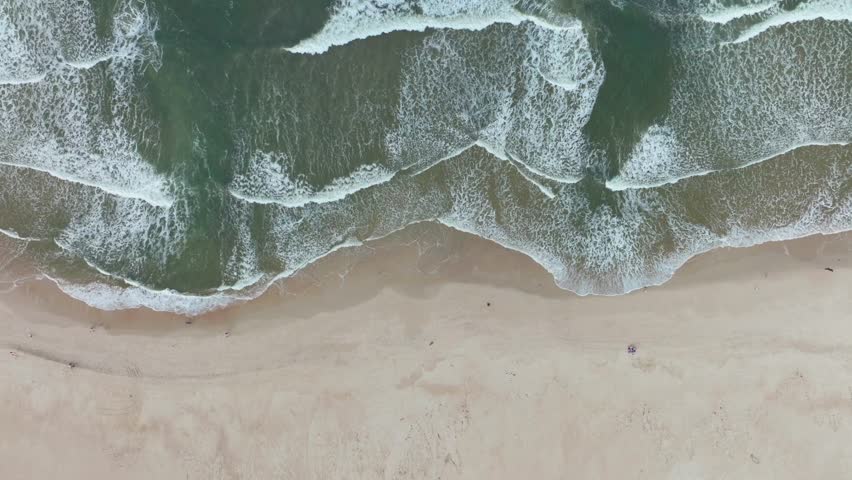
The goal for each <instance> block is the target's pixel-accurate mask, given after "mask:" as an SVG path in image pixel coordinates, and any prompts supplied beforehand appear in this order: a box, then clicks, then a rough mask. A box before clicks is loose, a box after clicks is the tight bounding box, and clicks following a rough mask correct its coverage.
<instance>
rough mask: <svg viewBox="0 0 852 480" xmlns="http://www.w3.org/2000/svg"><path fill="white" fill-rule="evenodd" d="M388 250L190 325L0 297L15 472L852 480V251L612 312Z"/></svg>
mask: <svg viewBox="0 0 852 480" xmlns="http://www.w3.org/2000/svg"><path fill="white" fill-rule="evenodd" d="M373 248H374V250H373V252H374V253H375V255H371V256H369V257H368V258H364V257H353V256H352V255H348V254H345V253H343V254H339V255H335V256H333V257H330V258H329V259H327V260H325V261H323V262H320V264H319V265H317V266H315V267H312V268H311V269H310V270H309V271H308V272H305V273H304V274H303V275H301V276H300V278H298V279H295V280H291V281H288V282H285V283H283V284H282V285H281V287H280V288H279V289H277V291H276V292H269V293H268V294H267V295H265V296H263V297H261V298H260V299H258V300H257V301H255V302H252V303H249V304H247V305H243V306H240V307H236V308H232V309H228V310H226V311H223V312H218V313H215V314H211V315H208V316H205V317H203V318H197V319H194V320H193V321H192V323H191V324H187V323H186V322H187V319H183V318H176V317H172V316H168V315H159V314H153V313H151V312H146V311H135V312H123V313H119V314H115V313H112V314H108V313H103V312H97V311H94V310H91V309H88V308H86V307H85V306H83V305H81V304H79V303H77V302H74V301H71V300H69V299H67V298H65V297H64V296H63V295H61V294H60V293H58V291H57V290H56V289H55V287H52V286H50V285H48V284H47V283H45V282H35V283H30V284H27V285H25V286H22V287H19V288H18V289H16V290H15V291H14V292H12V293H11V294H6V295H0V347H1V348H2V350H0V478H2V479H3V480H17V479H22V480H32V479H58V478H61V479H146V480H148V479H204V480H208V479H279V478H280V479H298V480H313V479H362V478H363V479H460V478H463V479H487V480H491V479H512V480H515V479H519V478H530V479H537V480H538V479H569V478H570V479H598V478H612V479H626V478H630V479H632V478H647V479H723V478H726V479H727V478H729V479H763V478H765V479H781V478H791V479H838V478H852V298H850V290H852V289H850V285H852V283H850V282H852V236H850V235H849V234H845V235H835V236H830V237H815V238H809V239H803V240H797V241H794V242H785V243H775V244H767V245H764V246H760V247H756V248H751V249H739V250H722V251H717V252H712V253H710V254H706V255H703V256H700V257H698V258H696V259H694V260H693V261H691V262H690V263H689V264H687V265H686V266H685V267H684V268H683V269H682V270H681V271H680V272H679V273H678V274H677V275H676V276H675V278H674V279H673V280H672V281H671V282H669V283H668V284H666V285H664V286H662V287H658V288H650V289H647V290H646V291H642V292H636V293H633V294H631V295H627V296H622V297H610V298H602V297H596V298H579V297H576V296H574V295H570V294H568V293H565V292H562V291H559V290H557V289H556V288H555V287H553V286H552V281H551V280H550V278H549V277H548V276H547V275H546V274H545V273H544V272H543V271H542V270H541V268H539V267H538V266H536V265H535V264H533V263H532V262H531V261H530V260H529V259H526V258H525V257H523V256H521V255H520V254H516V253H513V252H508V251H506V250H503V249H501V248H498V247H496V246H494V245H492V244H490V243H488V242H485V241H482V240H478V239H474V238H472V237H468V236H466V235H460V234H447V235H446V238H443V239H439V241H437V242H435V243H434V244H432V245H431V247H429V248H425V247H423V246H422V245H418V244H414V243H412V244H411V245H409V246H408V247H391V246H389V245H387V246H382V245H376V246H374V247H373ZM825 267H832V268H834V272H829V271H827V270H824V268H825ZM341 269H342V270H343V271H348V273H347V274H346V275H342V274H341V275H338V272H340V271H341ZM415 270H420V271H427V272H429V273H427V274H424V273H419V272H418V273H413V272H414V271H415ZM631 343H632V344H635V345H636V348H637V351H636V353H635V354H632V355H631V354H629V353H628V352H627V347H628V345H629V344H631ZM70 365H73V368H72V367H71V366H70Z"/></svg>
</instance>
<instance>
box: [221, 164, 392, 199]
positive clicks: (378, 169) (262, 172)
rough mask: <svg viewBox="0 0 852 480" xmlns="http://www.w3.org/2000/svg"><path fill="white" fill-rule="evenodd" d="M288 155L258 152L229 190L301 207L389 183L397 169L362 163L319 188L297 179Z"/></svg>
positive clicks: (254, 197) (236, 193)
mask: <svg viewBox="0 0 852 480" xmlns="http://www.w3.org/2000/svg"><path fill="white" fill-rule="evenodd" d="M288 163H289V161H288V158H287V157H286V156H284V155H276V154H271V153H267V152H256V153H255V155H253V156H252V158H251V159H250V160H249V164H248V165H249V166H248V169H247V171H246V172H245V173H241V174H238V175H236V176H235V177H234V179H233V181H232V182H231V185H230V186H229V188H228V191H229V192H230V193H231V195H233V196H234V197H237V198H239V199H240V200H243V201H246V202H251V203H257V204H261V205H268V204H271V203H276V204H279V205H283V206H285V207H290V208H295V207H301V206H304V205H306V204H308V203H327V202H335V201H338V200H342V199H344V198H346V197H347V196H348V195H351V194H353V193H355V192H357V191H359V190H363V189H365V188H369V187H371V186H374V185H378V184H381V183H385V182H387V181H388V180H390V179H391V178H392V177H393V176H394V172H392V171H390V170H388V169H386V168H384V167H382V166H381V165H362V166H361V167H359V168H358V169H356V170H355V171H354V172H352V173H351V174H349V176H346V177H338V178H335V179H334V180H332V181H331V182H330V183H329V184H328V185H326V186H325V187H323V188H321V189H319V190H317V189H314V188H313V187H311V186H310V185H309V184H308V183H307V181H305V180H304V179H303V178H299V177H296V178H293V175H292V174H291V173H290V168H289V167H288Z"/></svg>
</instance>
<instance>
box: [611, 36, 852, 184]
mask: <svg viewBox="0 0 852 480" xmlns="http://www.w3.org/2000/svg"><path fill="white" fill-rule="evenodd" d="M836 27H837V28H824V27H822V26H820V25H818V24H815V23H813V22H810V23H809V22H805V23H801V24H797V25H796V26H795V28H789V29H783V30H777V31H773V32H772V33H767V34H766V35H765V36H764V37H763V38H762V39H761V41H753V42H744V43H738V44H732V45H728V46H726V47H722V48H719V47H718V46H717V45H716V42H717V37H715V36H713V35H709V36H708V35H706V32H705V31H700V30H699V31H698V32H697V35H694V36H689V35H686V36H683V37H680V38H678V39H677V40H678V43H676V45H675V48H673V55H672V56H673V64H674V65H673V73H672V79H673V85H672V95H671V106H670V108H669V113H668V114H667V116H666V118H665V119H663V120H662V121H660V123H658V124H656V125H653V126H651V127H650V128H649V129H648V130H647V131H646V132H645V133H644V135H643V136H642V137H641V138H640V139H639V141H638V142H637V144H636V145H635V146H634V148H633V150H632V151H631V152H630V154H629V155H628V158H627V159H626V161H624V162H623V164H622V166H621V169H620V172H619V174H618V176H616V177H615V178H613V179H611V180H609V181H608V182H607V186H608V187H609V188H611V189H613V190H623V189H626V188H643V187H645V188H647V187H655V186H659V185H664V184H667V183H671V182H675V181H678V180H680V179H684V178H689V177H692V176H696V175H706V174H708V173H709V172H714V171H718V170H720V169H730V168H741V167H744V166H748V165H752V164H755V163H760V162H763V161H766V160H768V159H771V158H774V157H777V156H779V155H781V154H783V153H785V152H788V151H790V150H792V149H796V148H801V147H803V146H809V145H845V144H848V143H850V141H852V122H850V119H852V83H850V82H849V81H848V75H849V65H852V36H850V35H849V26H848V25H836ZM707 28H710V27H707ZM702 47H706V48H702ZM696 92H701V95H696Z"/></svg>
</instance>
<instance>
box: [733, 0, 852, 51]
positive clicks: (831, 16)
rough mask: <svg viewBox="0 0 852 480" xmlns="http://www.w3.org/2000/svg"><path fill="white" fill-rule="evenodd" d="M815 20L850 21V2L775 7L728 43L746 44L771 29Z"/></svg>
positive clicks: (818, 1) (837, 0)
mask: <svg viewBox="0 0 852 480" xmlns="http://www.w3.org/2000/svg"><path fill="white" fill-rule="evenodd" d="M817 19H823V20H828V21H838V22H839V21H847V22H848V21H852V2H850V1H849V0H812V1H805V2H802V3H800V4H799V5H798V6H796V8H795V9H793V10H789V11H788V10H784V9H781V8H780V7H776V9H775V13H774V14H773V15H772V16H770V17H769V18H767V19H765V20H763V21H761V22H759V23H757V24H755V25H753V26H751V27H749V28H747V29H746V30H744V31H743V32H742V33H741V34H740V35H739V36H738V37H737V38H736V39H735V40H733V41H732V42H728V43H742V42H747V41H749V40H751V39H753V38H755V37H757V36H758V35H760V34H762V33H764V32H766V31H768V30H770V29H772V28H776V27H780V26H782V25H786V24H790V23H797V22H807V21H813V20H817Z"/></svg>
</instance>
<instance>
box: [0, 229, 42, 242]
mask: <svg viewBox="0 0 852 480" xmlns="http://www.w3.org/2000/svg"><path fill="white" fill-rule="evenodd" d="M0 234H2V235H5V236H7V237H9V238H12V239H15V240H21V241H24V242H41V241H43V240H44V239H43V238H36V237H25V236H22V235H20V234H18V232H16V231H14V230H7V229H3V228H0Z"/></svg>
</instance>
